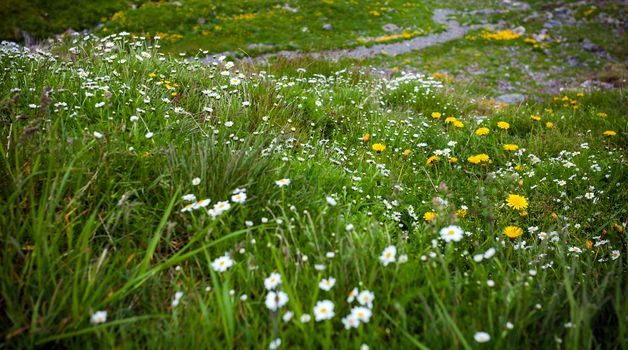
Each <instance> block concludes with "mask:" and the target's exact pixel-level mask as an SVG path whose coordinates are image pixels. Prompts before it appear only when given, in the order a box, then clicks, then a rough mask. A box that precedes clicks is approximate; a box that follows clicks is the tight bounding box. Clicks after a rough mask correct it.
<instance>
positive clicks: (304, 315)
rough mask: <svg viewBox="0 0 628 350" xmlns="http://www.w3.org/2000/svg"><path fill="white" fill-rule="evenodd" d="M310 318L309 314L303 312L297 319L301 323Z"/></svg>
mask: <svg viewBox="0 0 628 350" xmlns="http://www.w3.org/2000/svg"><path fill="white" fill-rule="evenodd" d="M311 320H312V316H310V314H303V315H301V317H300V318H299V321H301V323H308V322H310V321H311Z"/></svg>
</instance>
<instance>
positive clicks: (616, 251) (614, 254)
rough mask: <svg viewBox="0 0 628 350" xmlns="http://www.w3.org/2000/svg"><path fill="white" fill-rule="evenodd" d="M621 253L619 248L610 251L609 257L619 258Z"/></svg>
mask: <svg viewBox="0 0 628 350" xmlns="http://www.w3.org/2000/svg"><path fill="white" fill-rule="evenodd" d="M620 255H621V254H620V253H619V250H613V251H611V259H613V260H617V259H618V258H619V256H620Z"/></svg>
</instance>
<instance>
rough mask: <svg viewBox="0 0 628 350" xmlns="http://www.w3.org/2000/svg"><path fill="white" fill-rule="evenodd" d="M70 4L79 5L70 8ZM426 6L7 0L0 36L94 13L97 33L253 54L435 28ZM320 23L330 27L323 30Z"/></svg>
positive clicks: (80, 22)
mask: <svg viewBox="0 0 628 350" xmlns="http://www.w3.org/2000/svg"><path fill="white" fill-rule="evenodd" d="M77 6H79V7H80V8H81V11H76V8H77ZM427 6H428V5H426V4H424V3H423V2H408V1H401V0H393V1H387V2H373V1H365V0H352V1H335V0H318V1H277V0H264V1H259V0H246V1H241V0H240V1H234V0H227V1H207V0H188V1H159V2H152V1H137V2H136V6H135V7H130V6H129V5H128V4H127V3H126V2H120V1H88V2H82V1H81V2H79V3H78V4H77V5H74V3H72V2H69V1H66V2H46V1H43V2H39V3H37V2H35V3H32V4H23V3H21V2H15V1H9V2H8V3H7V4H4V5H2V7H0V14H4V15H5V16H3V17H6V18H9V20H8V21H4V22H3V24H2V26H1V27H0V38H8V39H17V38H19V37H20V36H19V31H18V32H17V33H16V32H15V28H21V29H23V30H26V31H27V32H29V33H30V34H31V35H33V36H35V37H37V38H45V37H46V36H50V35H52V34H55V33H60V32H63V31H64V30H65V29H66V28H74V29H83V28H90V27H93V26H95V25H96V24H97V23H98V21H99V20H100V19H101V18H102V19H103V24H104V26H103V27H102V28H100V29H99V30H97V32H98V33H100V34H102V35H107V34H109V33H111V32H121V31H127V32H131V33H133V34H135V35H138V36H139V35H147V36H149V37H153V36H155V35H159V36H160V37H161V38H162V44H161V45H162V46H163V48H164V49H165V50H168V51H170V52H191V53H196V52H197V51H198V50H199V49H201V50H206V51H209V52H222V51H231V50H235V51H241V52H242V53H244V54H248V55H255V54H257V53H260V52H268V51H278V50H282V49H299V50H307V51H310V50H325V49H333V48H338V47H347V46H356V45H359V44H360V43H359V42H358V39H359V38H374V37H385V36H387V35H390V34H400V33H406V34H408V35H409V36H410V37H412V36H416V35H423V34H425V33H429V32H432V31H434V30H437V29H438V28H435V25H434V23H432V21H431V19H430V14H431V11H430V9H429V8H428V7H427ZM44 13H46V14H47V15H45V17H43V16H42V14H44ZM75 14H78V15H75ZM388 23H394V24H396V25H398V26H399V28H400V29H399V31H398V32H395V33H387V32H385V31H384V30H383V29H382V27H383V26H384V25H385V24H388ZM325 24H329V25H331V26H332V29H331V30H327V29H324V28H323V27H324V25H325ZM383 39H385V40H387V41H394V40H399V39H398V38H397V39H395V38H394V37H393V38H383ZM251 44H254V45H258V46H257V47H250V45H251Z"/></svg>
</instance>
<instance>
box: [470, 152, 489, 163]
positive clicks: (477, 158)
mask: <svg viewBox="0 0 628 350" xmlns="http://www.w3.org/2000/svg"><path fill="white" fill-rule="evenodd" d="M467 161H469V163H472V164H480V163H487V162H489V161H490V158H489V156H488V154H484V153H481V154H477V155H474V156H471V157H469V158H467Z"/></svg>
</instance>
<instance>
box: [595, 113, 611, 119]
mask: <svg viewBox="0 0 628 350" xmlns="http://www.w3.org/2000/svg"><path fill="white" fill-rule="evenodd" d="M597 116H598V117H600V118H606V117H607V116H608V114H606V113H604V112H598V113H597Z"/></svg>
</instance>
